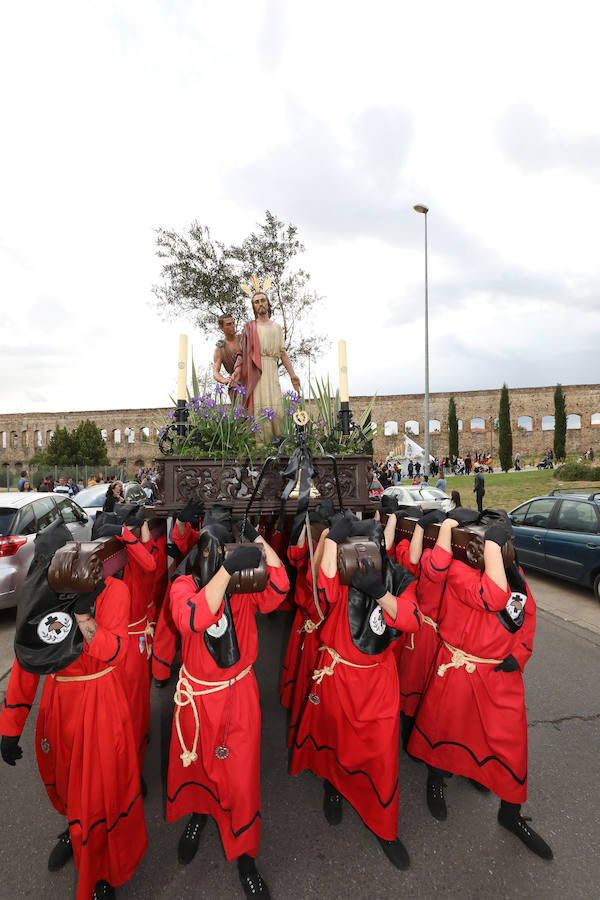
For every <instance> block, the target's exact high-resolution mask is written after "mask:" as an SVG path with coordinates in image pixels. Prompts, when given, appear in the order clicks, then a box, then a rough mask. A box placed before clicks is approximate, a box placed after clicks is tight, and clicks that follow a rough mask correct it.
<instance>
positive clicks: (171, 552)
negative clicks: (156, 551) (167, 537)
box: [165, 541, 182, 561]
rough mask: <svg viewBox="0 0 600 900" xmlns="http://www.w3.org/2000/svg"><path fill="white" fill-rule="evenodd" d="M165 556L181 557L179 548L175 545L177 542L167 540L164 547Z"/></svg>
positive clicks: (176, 558) (175, 558) (178, 558)
mask: <svg viewBox="0 0 600 900" xmlns="http://www.w3.org/2000/svg"><path fill="white" fill-rule="evenodd" d="M165 550H166V553H167V556H170V557H171V559H174V560H177V561H178V560H180V559H181V555H182V554H181V550H180V549H179V547H178V546H177V544H175V543H173V541H169V542H168V543H167V546H166V548H165Z"/></svg>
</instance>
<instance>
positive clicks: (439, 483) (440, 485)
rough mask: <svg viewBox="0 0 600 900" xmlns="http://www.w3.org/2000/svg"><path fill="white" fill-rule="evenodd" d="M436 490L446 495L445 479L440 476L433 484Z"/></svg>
mask: <svg viewBox="0 0 600 900" xmlns="http://www.w3.org/2000/svg"><path fill="white" fill-rule="evenodd" d="M435 486H436V488H439V489H440V491H443V492H444V493H446V479H445V477H444V476H443V475H440V477H439V478H438V480H437V481H436V483H435Z"/></svg>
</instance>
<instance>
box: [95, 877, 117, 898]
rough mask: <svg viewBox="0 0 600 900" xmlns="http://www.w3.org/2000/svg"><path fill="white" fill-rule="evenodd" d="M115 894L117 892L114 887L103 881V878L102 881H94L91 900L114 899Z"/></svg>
mask: <svg viewBox="0 0 600 900" xmlns="http://www.w3.org/2000/svg"><path fill="white" fill-rule="evenodd" d="M116 896H117V894H116V891H115V889H114V887H112V886H111V885H110V884H109V883H108V881H105V880H104V878H103V879H102V881H97V882H96V887H95V888H94V893H93V894H92V900H114V898H115V897H116Z"/></svg>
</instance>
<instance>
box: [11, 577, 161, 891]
mask: <svg viewBox="0 0 600 900" xmlns="http://www.w3.org/2000/svg"><path fill="white" fill-rule="evenodd" d="M128 616H129V591H128V589H127V587H126V586H125V585H124V584H123V583H122V582H121V581H118V580H117V579H114V578H110V577H109V578H107V579H106V588H105V590H104V591H103V592H102V593H101V594H100V595H99V597H98V599H97V601H96V613H95V619H96V621H97V623H98V628H97V631H96V633H95V635H94V637H93V639H92V642H91V644H90V645H89V646H88V644H87V643H85V642H84V645H83V648H84V649H83V653H82V654H81V656H80V657H79V658H78V659H76V660H75V662H73V663H71V665H70V666H68V667H67V668H66V669H63V670H62V671H61V672H57V673H56V674H57V676H60V677H76V676H82V675H93V674H95V673H98V672H103V671H105V670H106V669H108V668H109V667H110V666H114V667H115V668H114V669H113V670H112V671H109V672H107V673H106V674H104V675H102V676H100V677H98V678H93V679H91V680H88V681H70V682H69V681H67V682H64V681H58V680H57V679H56V678H55V677H53V676H48V677H46V679H45V682H44V688H43V692H42V699H41V703H40V710H39V713H38V718H37V724H36V735H35V749H36V757H37V764H38V769H39V772H40V776H41V778H42V781H43V783H44V787H45V788H46V793H47V794H48V797H49V798H50V802H51V803H52V805H53V806H54V808H55V809H56V810H57V811H58V812H59V813H60V814H61V815H65V816H67V820H68V825H69V832H70V835H71V841H72V844H73V853H74V856H75V865H76V867H77V869H78V871H79V880H78V883H77V898H78V900H89V898H90V897H91V895H92V892H93V890H94V886H95V884H96V882H97V881H100V880H101V879H103V878H104V879H106V881H108V882H109V884H111V885H113V886H114V887H118V886H119V885H121V884H124V883H125V882H126V881H127V880H128V879H129V878H131V876H132V875H133V873H134V872H135V870H136V868H137V866H138V864H139V862H140V860H141V858H142V856H143V855H144V853H145V850H146V846H147V837H146V825H145V822H144V810H143V807H142V798H141V792H140V776H139V770H138V762H137V755H136V752H135V749H136V748H135V742H134V736H133V730H132V727H131V713H130V708H129V703H128V701H127V697H126V695H125V691H124V690H123V686H122V681H121V677H120V675H119V672H118V668H119V666H120V665H122V663H123V660H124V658H125V655H126V653H127V622H128ZM38 682H39V675H32V674H30V673H29V672H25V671H24V670H23V669H22V668H21V667H20V666H19V664H18V662H17V661H16V660H15V662H14V663H13V667H12V671H11V675H10V680H9V683H8V689H7V691H6V698H5V700H4V704H3V708H2V712H1V713H0V734H6V735H18V734H21V732H22V731H23V727H24V725H25V721H26V719H27V716H28V714H29V710H30V709H31V706H32V705H33V701H34V699H35V694H36V690H37V686H38ZM42 742H43V743H42ZM42 746H43V747H45V748H47V752H44V750H43V749H42ZM16 849H17V848H15V851H16Z"/></svg>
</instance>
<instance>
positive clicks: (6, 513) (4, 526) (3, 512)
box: [0, 507, 16, 537]
mask: <svg viewBox="0 0 600 900" xmlns="http://www.w3.org/2000/svg"><path fill="white" fill-rule="evenodd" d="M15 515H16V513H15V511H14V509H9V508H7V507H5V508H4V509H2V508H1V507H0V537H5V536H6V535H7V534H10V530H11V528H12V525H13V522H14V520H15Z"/></svg>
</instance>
